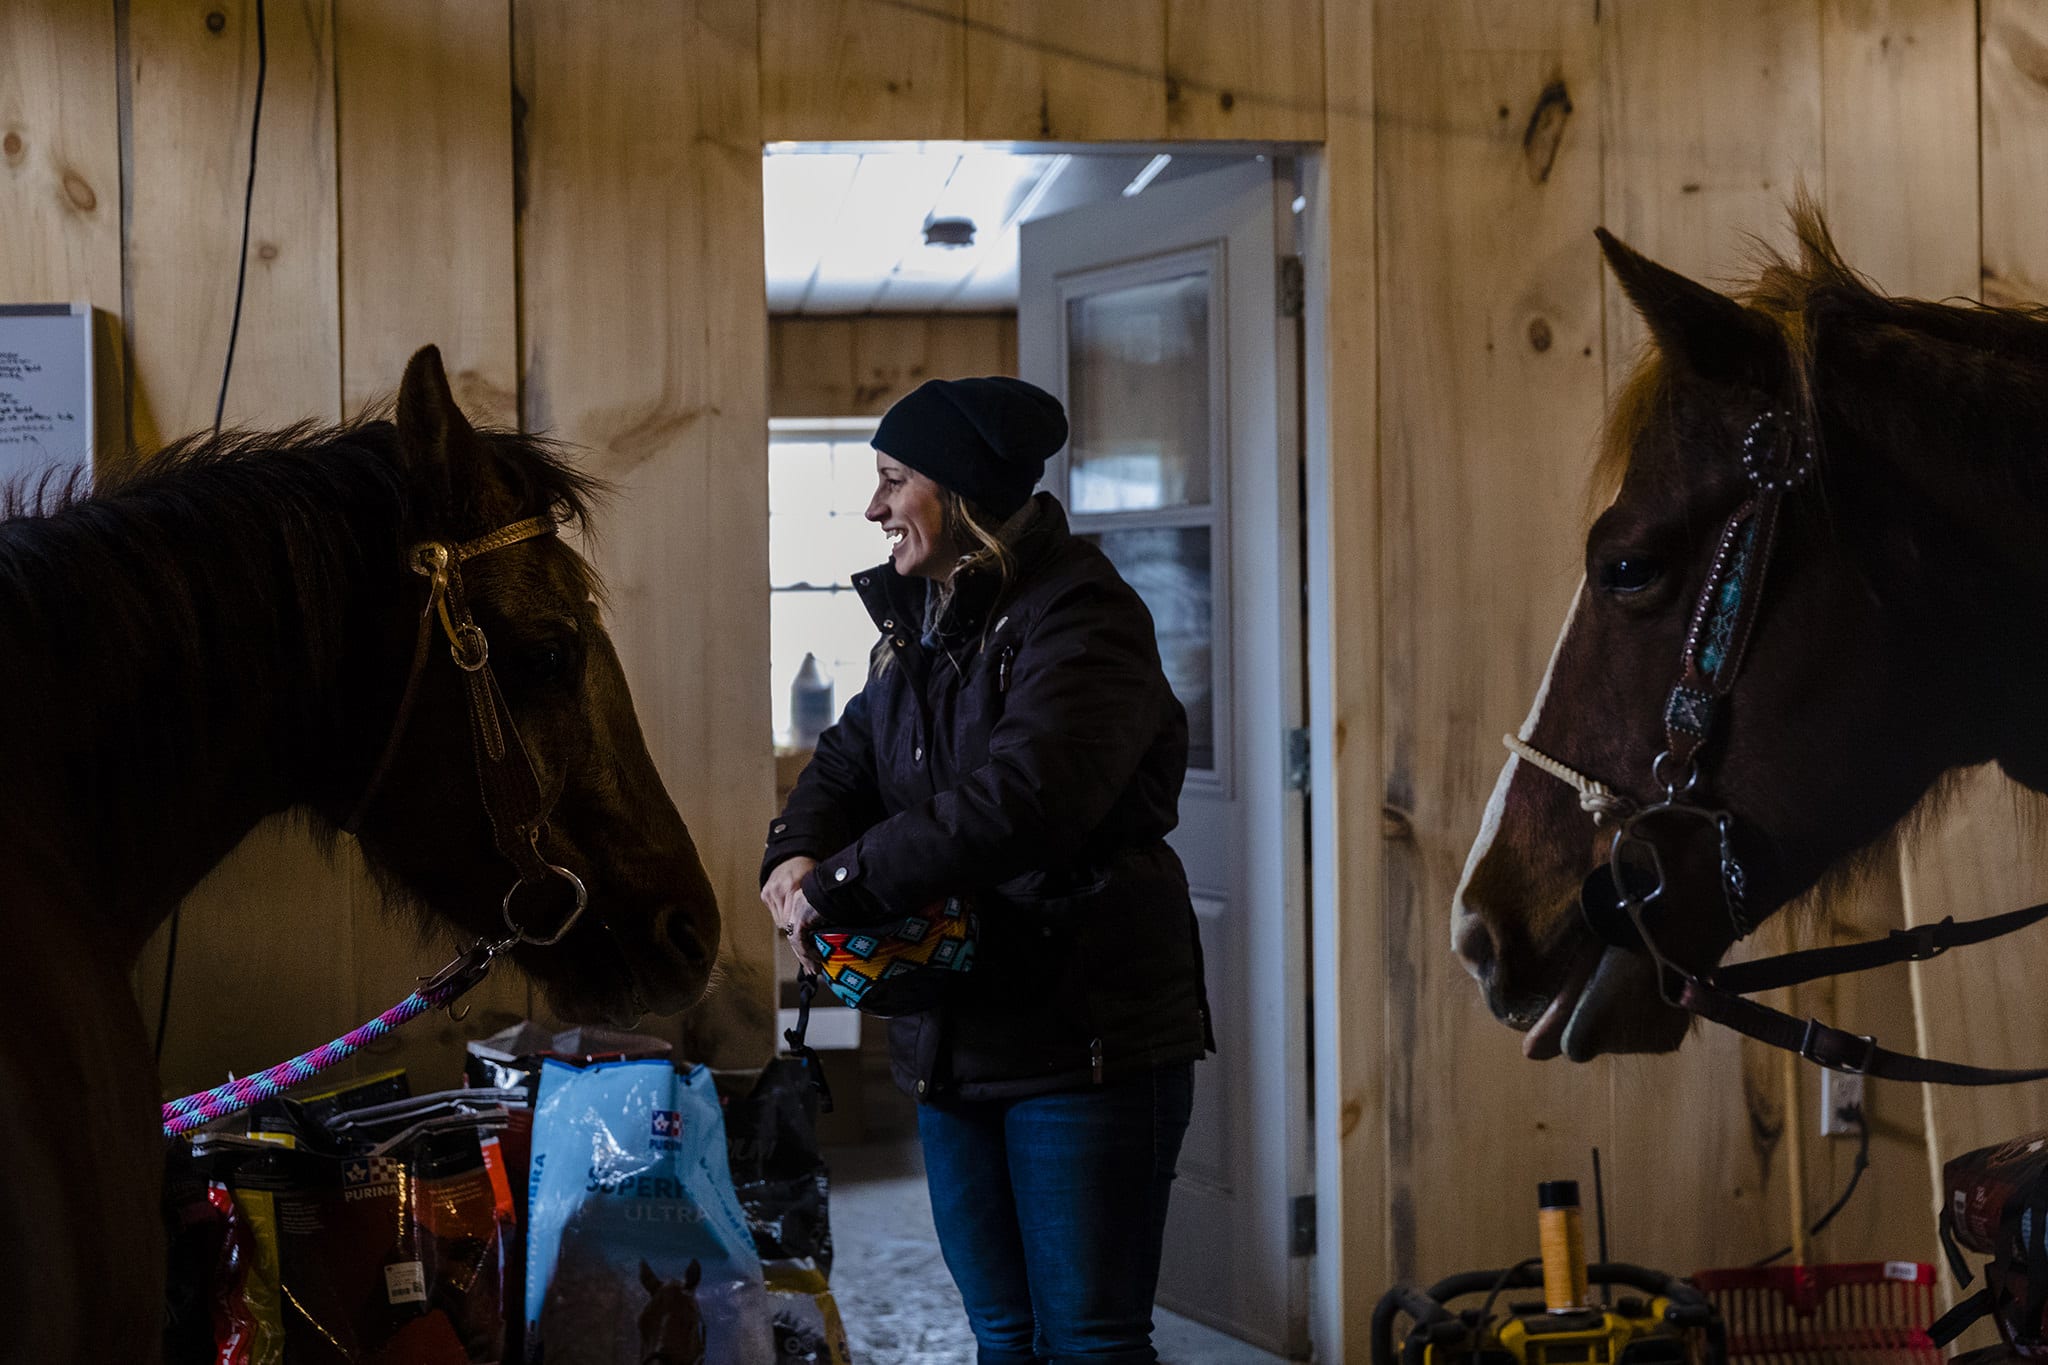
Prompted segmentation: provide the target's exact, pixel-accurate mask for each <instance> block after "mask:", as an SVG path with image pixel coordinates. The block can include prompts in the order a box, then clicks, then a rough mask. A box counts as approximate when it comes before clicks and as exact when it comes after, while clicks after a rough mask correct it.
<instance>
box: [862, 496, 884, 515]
mask: <svg viewBox="0 0 2048 1365" xmlns="http://www.w3.org/2000/svg"><path fill="white" fill-rule="evenodd" d="M861 515H862V516H864V517H866V518H867V519H868V520H869V521H880V520H881V519H882V518H883V517H886V516H888V515H889V508H888V507H887V505H886V504H884V503H883V501H882V495H881V494H880V493H877V494H875V496H874V497H872V498H869V499H868V510H867V511H865V512H863V513H861Z"/></svg>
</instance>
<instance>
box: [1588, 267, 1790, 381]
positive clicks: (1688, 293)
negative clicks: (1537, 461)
mask: <svg viewBox="0 0 2048 1365" xmlns="http://www.w3.org/2000/svg"><path fill="white" fill-rule="evenodd" d="M1593 235H1594V236H1595V237H1598V238H1599V239H1600V250H1601V252H1602V253H1603V254H1605V255H1606V257H1607V264H1608V265H1609V266H1610V267H1611V268H1612V269H1613V271H1614V276H1615V278H1616V279H1618V280H1620V281H1621V290H1622V292H1623V293H1624V294H1627V295H1628V301H1629V302H1630V303H1632V304H1634V305H1635V308H1636V312H1638V313H1640V314H1641V315H1642V318H1643V321H1644V322H1645V323H1647V324H1649V328H1650V335H1651V336H1653V337H1655V338H1656V339H1657V346H1658V349H1659V350H1661V351H1663V352H1664V354H1665V355H1667V356H1671V357H1673V358H1675V359H1678V360H1682V361H1684V362H1685V363H1686V364H1687V365H1689V366H1691V367H1692V369H1693V371H1694V372H1695V373H1697V374H1699V375H1701V376H1702V377H1704V378H1707V379H1718V380H1725V381H1731V382H1732V381H1744V382H1748V383H1751V384H1755V385H1757V386H1759V387H1762V388H1776V387H1777V383H1778V380H1779V378H1780V377H1781V375H1782V373H1783V370H1784V356H1785V343H1784V339H1783V337H1782V336H1781V335H1780V334H1779V332H1778V329H1777V326H1776V325H1775V324H1774V323H1772V322H1771V320H1770V319H1769V318H1767V317H1765V316H1764V315H1763V314H1761V313H1759V312H1756V311H1755V310H1754V309H1750V308H1745V307H1743V306H1742V305H1741V304H1739V303H1737V302H1736V301H1735V300H1734V299H1731V298H1729V297H1728V296H1727V295H1726V294H1722V293H1718V292H1716V291H1714V290H1712V289H1709V288H1707V287H1706V286H1705V285H1703V284H1701V283H1699V282H1698V281H1696V280H1690V279H1687V278H1686V277H1685V276H1683V275H1681V274H1679V273H1678V272H1677V271H1675V270H1671V269H1668V268H1666V267H1664V266H1661V265H1659V264H1657V263H1656V262H1655V261H1653V260H1651V259H1650V258H1649V257H1648V256H1645V255H1643V254H1642V253H1641V252H1639V251H1636V250H1635V249H1634V248H1632V247H1630V246H1629V245H1628V244H1627V243H1625V242H1623V241H1622V240H1621V239H1620V238H1618V237H1616V236H1615V235H1614V234H1613V233H1611V232H1609V231H1608V230H1607V229H1606V228H1595V229H1593Z"/></svg>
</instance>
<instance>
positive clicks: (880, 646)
mask: <svg viewBox="0 0 2048 1365" xmlns="http://www.w3.org/2000/svg"><path fill="white" fill-rule="evenodd" d="M1031 508H1032V504H1031V503H1030V502H1026V503H1025V504H1024V506H1023V507H1021V508H1019V509H1018V510H1017V512H1016V514H1015V515H1013V516H1012V517H1010V519H1009V520H1007V521H1004V522H995V521H994V519H993V518H991V517H990V516H989V514H988V513H987V512H984V511H982V510H981V509H980V508H978V507H976V506H975V505H974V504H973V503H971V502H969V501H968V500H967V499H966V498H964V497H962V496H960V494H958V493H956V492H954V491H953V490H952V489H950V488H946V487H943V486H942V487H941V488H940V489H939V534H940V536H941V537H942V538H943V539H944V540H945V542H946V544H948V545H950V546H972V547H973V548H971V549H969V550H968V551H967V553H965V554H963V555H961V556H960V558H959V560H958V561H957V562H956V563H955V564H954V565H953V572H952V573H950V574H948V575H946V577H944V578H942V579H939V580H938V581H937V584H936V586H935V587H934V588H933V589H932V595H931V597H930V598H929V599H927V601H926V605H925V620H926V621H927V622H935V621H937V620H939V619H940V618H941V617H943V616H944V615H945V614H946V609H947V608H948V607H950V606H952V605H953V585H954V584H956V583H957V582H959V581H960V575H961V574H963V573H983V572H987V573H993V574H995V576H996V596H997V597H1001V596H1002V595H1003V594H1004V593H1006V592H1008V591H1009V590H1010V584H1011V583H1013V582H1014V581H1016V577H1017V553H1016V551H1015V550H1013V549H1012V548H1011V544H1012V542H1014V541H1015V540H1016V538H1017V535H1018V533H1019V532H1020V531H1022V530H1023V528H1024V524H1025V522H1026V520H1027V519H1028V517H1029V514H1030V511H1031ZM890 639H891V637H890V636H887V635H884V636H883V637H882V638H881V639H879V640H877V641H876V642H875V648H874V652H873V653H872V654H871V655H870V656H869V658H868V671H869V672H870V673H871V674H872V675H873V676H875V677H878V678H879V677H881V676H882V675H883V674H884V673H887V672H888V671H889V670H890V669H891V668H893V667H895V665H896V651H895V650H894V649H893V648H891V647H890Z"/></svg>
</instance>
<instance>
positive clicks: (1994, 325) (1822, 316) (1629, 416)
mask: <svg viewBox="0 0 2048 1365" xmlns="http://www.w3.org/2000/svg"><path fill="white" fill-rule="evenodd" d="M1788 212H1789V216H1790V218H1791V223H1792V241H1793V250H1792V251H1791V252H1790V253H1789V254H1788V253H1787V252H1785V251H1782V250H1780V249H1779V248H1778V247H1776V246H1774V245H1772V244H1771V243H1769V242H1766V241H1764V240H1763V239H1762V238H1752V239H1751V248H1752V255H1753V258H1754V260H1755V269H1754V273H1753V275H1752V276H1751V277H1750V278H1749V279H1747V280H1743V281H1738V282H1737V283H1736V284H1735V285H1734V287H1733V289H1732V295H1733V297H1734V298H1735V299H1736V300H1737V301H1738V302H1740V303H1742V304H1744V305H1745V306H1747V307H1749V308H1751V309H1754V310H1755V311H1757V312H1759V313H1762V314H1763V315H1764V316H1766V317H1768V318H1769V319H1770V320H1771V321H1772V322H1773V323H1775V324H1776V325H1777V328H1778V331H1779V334H1780V335H1781V336H1782V337H1783V338H1784V341H1785V349H1786V354H1787V356H1788V357H1789V358H1790V360H1791V364H1792V373H1793V380H1794V385H1795V387H1796V389H1797V397H1796V401H1797V402H1798V403H1799V405H1800V407H1801V409H1802V411H1803V415H1804V416H1805V417H1806V418H1807V420H1808V424H1809V426H1811V424H1812V419H1813V416H1814V407H1813V404H1814V386H1815V376H1816V367H1817V364H1818V359H1817V356H1816V354H1815V345H1816V341H1817V339H1818V336H1819V333H1820V330H1821V327H1820V326H1819V324H1820V323H1822V322H1823V321H1825V322H1827V323H1834V322H1836V321H1840V320H1847V321H1850V322H1853V323H1855V324H1857V325H1860V326H1872V327H1891V328H1896V329H1899V330H1901V331H1905V332H1910V333H1913V334H1916V335H1918V336H1921V337H1924V338H1926V339H1927V340H1929V341H1932V342H1937V343H1942V344H1946V345H1952V346H1960V347H1965V348H1968V349H1971V350H1977V351H1985V352H1990V353H1993V354H1996V355H1999V356H2001V357H2005V358H2007V359H2011V360H2017V361H2020V362H2022V363H2026V364H2036V365H2041V366H2048V304H2025V305H2018V306H2013V305H1995V304H1987V303H1982V302H1979V301H1978V300H1975V299H1967V298H1949V299H1940V300H1932V299H1919V298H1912V297H1908V296H1903V295H1900V296H1894V295H1890V294H1887V293H1885V292H1884V291H1883V290H1882V289H1880V288H1878V286H1877V285H1876V284H1875V283H1873V282H1872V281H1871V280H1869V279H1868V278H1866V277H1865V276H1864V275H1862V274H1861V273H1860V272H1858V271H1857V270H1856V269H1855V268H1854V267H1852V266H1851V265H1850V264H1849V263H1848V262H1847V261H1845V260H1844V259H1843V258H1842V253H1841V250H1840V248H1838V247H1837V246H1836V245H1835V240H1834V236H1833V234H1832V233H1830V232H1829V230H1828V226H1827V219H1826V215H1824V214H1823V213H1822V211H1821V208H1820V205H1819V204H1818V203H1816V202H1815V200H1814V199H1813V197H1812V195H1810V194H1809V193H1808V192H1807V191H1806V190H1804V189H1801V190H1800V191H1799V192H1798V193H1797V195H1795V197H1794V199H1793V201H1792V204H1791V206H1790V209H1789V210H1788ZM1671 382H1672V372H1671V366H1670V363H1669V361H1668V360H1667V358H1666V357H1665V356H1664V355H1663V354H1662V353H1661V352H1660V351H1659V350H1658V349H1657V347H1655V346H1654V345H1648V344H1646V345H1645V347H1644V349H1643V354H1642V356H1641V357H1640V358H1639V359H1638V360H1637V362H1636V364H1635V367H1634V369H1633V370H1632V371H1631V373H1630V375H1629V377H1628V379H1627V380H1626V381H1624V383H1623V384H1622V387H1621V389H1620V391H1619V392H1618V393H1617V394H1616V395H1615V398H1614V401H1613V402H1612V403H1611V404H1610V405H1609V408H1608V414H1607V420H1606V423H1605V424H1604V426H1603V428H1602V430H1601V435H1600V442H1599V454H1598V458H1597V460H1596V462H1595V466H1594V471H1593V477H1592V483H1591V487H1590V490H1589V491H1590V499H1589V506H1590V508H1591V510H1592V511H1593V513H1594V514H1597V513H1598V511H1599V510H1600V509H1603V508H1605V507H1606V505H1607V504H1608V503H1609V502H1611V501H1612V500H1613V498H1614V495H1615V493H1616V492H1617V491H1619V489H1620V487H1621V482H1622V479H1623V478H1624V477H1625V476H1626V475H1627V473H1628V470H1629V466H1630V462H1631V461H1632V459H1633V457H1634V451H1635V448H1636V444H1637V437H1638V436H1640V435H1641V433H1642V431H1643V430H1644V428H1645V427H1646V426H1648V425H1649V423H1650V422H1651V420H1652V419H1653V417H1654V416H1655V414H1656V413H1657V412H1658V411H1659V410H1660V409H1662V408H1663V407H1664V405H1665V404H1666V403H1668V402H1669V401H1670V398H1671Z"/></svg>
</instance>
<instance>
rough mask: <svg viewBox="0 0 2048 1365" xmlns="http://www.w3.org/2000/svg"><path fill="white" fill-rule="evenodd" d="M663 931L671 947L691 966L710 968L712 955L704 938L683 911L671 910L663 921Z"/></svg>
mask: <svg viewBox="0 0 2048 1365" xmlns="http://www.w3.org/2000/svg"><path fill="white" fill-rule="evenodd" d="M661 929H662V936H663V937H664V938H666V939H667V940H668V942H669V946H670V947H672V948H674V949H675V950H676V952H677V954H678V955H680V956H681V957H682V959H683V960H684V961H685V962H687V963H689V965H690V966H692V967H696V968H708V967H709V966H710V965H711V954H710V953H709V952H707V951H706V950H705V947H704V939H703V936H702V935H700V934H699V933H698V932H697V929H696V926H695V925H694V924H692V923H691V921H690V917H689V916H688V915H686V914H685V913H683V911H681V910H679V909H678V910H670V911H669V912H668V914H667V915H666V916H665V917H664V918H663V920H662V925H661Z"/></svg>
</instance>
